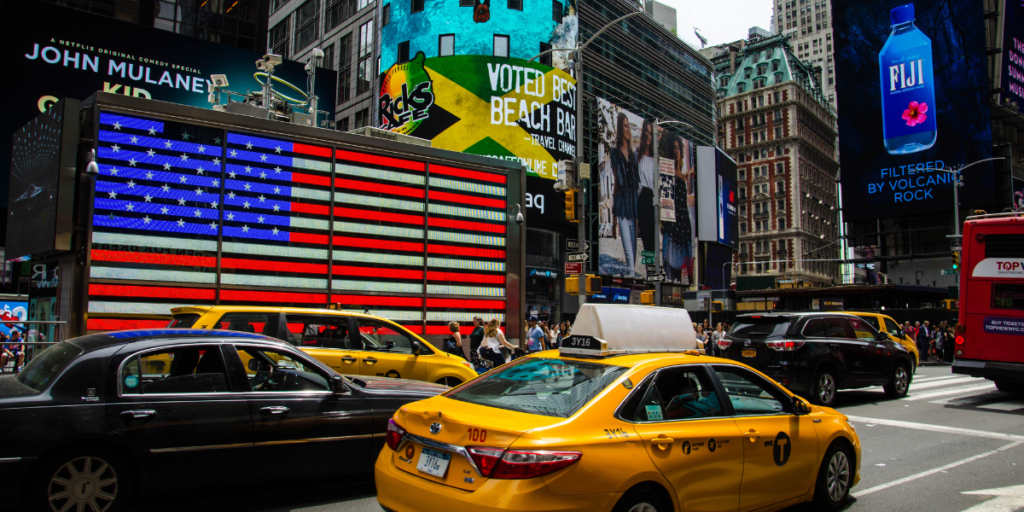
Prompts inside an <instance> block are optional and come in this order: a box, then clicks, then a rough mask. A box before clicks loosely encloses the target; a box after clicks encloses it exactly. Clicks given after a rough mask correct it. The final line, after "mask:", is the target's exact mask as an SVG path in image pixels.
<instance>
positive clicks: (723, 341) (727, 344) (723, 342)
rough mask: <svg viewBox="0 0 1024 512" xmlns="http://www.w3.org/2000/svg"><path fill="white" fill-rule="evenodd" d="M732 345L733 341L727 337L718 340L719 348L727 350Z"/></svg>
mask: <svg viewBox="0 0 1024 512" xmlns="http://www.w3.org/2000/svg"><path fill="white" fill-rule="evenodd" d="M730 346H732V341H729V340H727V339H725V338H722V339H720V340H718V348H719V349H721V350H726V349H728V348H729V347H730Z"/></svg>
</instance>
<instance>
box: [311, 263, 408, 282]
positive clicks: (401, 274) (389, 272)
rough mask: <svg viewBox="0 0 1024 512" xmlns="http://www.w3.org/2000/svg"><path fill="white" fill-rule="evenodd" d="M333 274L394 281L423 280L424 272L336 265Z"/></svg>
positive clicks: (332, 270)
mask: <svg viewBox="0 0 1024 512" xmlns="http://www.w3.org/2000/svg"><path fill="white" fill-rule="evenodd" d="M331 272H333V273H334V275H336V276H359V277H381V278H392V279H420V280H422V279H423V271H422V270H398V269H394V268H374V267H351V266H348V265H335V266H333V267H331Z"/></svg>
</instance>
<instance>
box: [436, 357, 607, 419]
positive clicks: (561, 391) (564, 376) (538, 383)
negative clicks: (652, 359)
mask: <svg viewBox="0 0 1024 512" xmlns="http://www.w3.org/2000/svg"><path fill="white" fill-rule="evenodd" d="M625 371H626V368H623V367H621V366H612V365H606V364H598V363H589V362H584V361H574V360H571V359H557V358H539V357H529V358H524V359H521V360H519V361H517V362H513V363H510V364H508V365H505V366H503V367H501V368H499V369H498V371H496V372H494V373H492V374H490V375H487V376H485V377H483V378H481V379H479V380H476V381H474V382H471V383H469V384H466V385H464V386H460V387H458V388H455V389H453V390H452V391H449V392H448V393H447V394H446V395H445V396H447V397H448V398H451V399H453V400H460V401H463V402H469V403H471V404H478V405H485V406H488V407H496V408H499V409H508V410H510V411H518V412H525V413H528V414H538V415H541V416H554V417H556V418H568V417H569V416H572V415H573V414H576V411H579V410H580V408H581V407H583V406H584V405H585V404H586V403H587V402H589V401H590V399H592V398H594V397H595V396H597V394H598V393H600V392H601V390H603V389H604V388H606V387H608V385H609V384H611V383H612V382H614V381H615V379H616V378H618V377H619V375H621V374H622V373H623V372H625Z"/></svg>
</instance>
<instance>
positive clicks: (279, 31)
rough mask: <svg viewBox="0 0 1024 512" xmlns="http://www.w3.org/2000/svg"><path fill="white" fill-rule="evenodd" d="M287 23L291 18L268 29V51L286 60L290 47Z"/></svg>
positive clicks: (289, 30)
mask: <svg viewBox="0 0 1024 512" xmlns="http://www.w3.org/2000/svg"><path fill="white" fill-rule="evenodd" d="M289 21H291V18H290V17H286V18H285V19H283V20H281V22H280V23H278V24H277V25H274V27H273V28H271V29H270V37H269V39H270V41H269V42H270V51H271V52H273V53H276V54H278V55H280V56H282V57H284V58H286V59H287V58H288V57H289V56H290V55H291V52H290V50H291V45H290V44H289V43H290V42H291V37H290V36H291V28H290V23H289Z"/></svg>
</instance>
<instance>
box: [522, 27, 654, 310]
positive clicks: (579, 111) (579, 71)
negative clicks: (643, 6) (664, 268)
mask: <svg viewBox="0 0 1024 512" xmlns="http://www.w3.org/2000/svg"><path fill="white" fill-rule="evenodd" d="M641 14H644V12H643V11H637V12H631V13H629V14H627V15H625V16H622V17H619V18H616V19H614V20H612V21H610V22H608V24H607V25H605V26H603V27H601V30H598V31H597V32H595V33H594V35H592V36H590V39H587V42H585V43H583V44H580V43H579V38H578V37H577V39H576V47H575V48H552V49H550V50H545V51H543V52H540V53H538V54H537V55H534V56H533V57H531V58H530V60H529V61H528V62H532V61H533V60H534V59H536V58H538V57H541V56H543V55H546V54H548V53H552V52H572V55H573V61H574V67H575V68H576V165H574V166H573V167H574V168H575V172H576V186H578V187H579V189H580V195H579V201H577V202H578V203H579V204H578V205H577V206H576V209H577V215H576V218H577V219H579V226H577V233H576V236H577V237H579V240H580V246H581V247H582V246H583V244H585V243H586V239H587V231H586V227H587V224H588V223H589V222H590V221H589V220H588V219H587V216H586V213H587V209H586V197H587V194H586V187H584V186H583V179H582V178H581V176H580V164H582V163H583V162H584V161H585V160H584V158H583V50H584V49H586V47H587V46H589V45H590V43H592V42H594V40H595V39H597V37H598V36H600V35H601V34H603V33H604V31H605V30H608V29H609V28H611V26H612V25H615V24H616V23H618V22H620V21H623V20H625V19H627V18H632V17H633V16H639V15H641ZM584 274H585V272H584ZM659 290H660V288H659ZM579 298H580V306H582V305H583V304H585V303H586V302H587V294H586V293H581V294H580V295H579Z"/></svg>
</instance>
